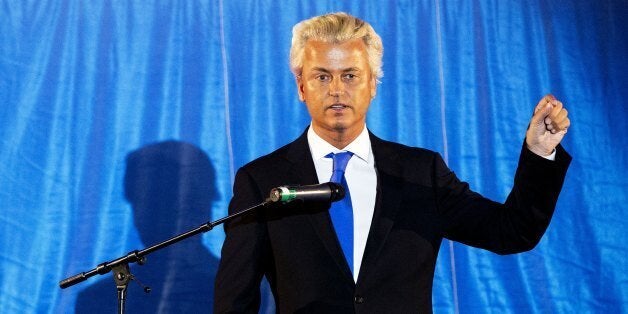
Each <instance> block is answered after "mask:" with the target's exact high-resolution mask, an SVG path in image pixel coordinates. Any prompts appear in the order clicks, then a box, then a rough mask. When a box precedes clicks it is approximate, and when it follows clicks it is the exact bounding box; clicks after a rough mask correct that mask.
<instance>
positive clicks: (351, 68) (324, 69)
mask: <svg viewBox="0 0 628 314" xmlns="http://www.w3.org/2000/svg"><path fill="white" fill-rule="evenodd" d="M312 71H318V72H326V73H330V72H331V71H330V70H328V69H326V68H322V67H313V68H312ZM359 71H360V68H357V67H350V68H346V69H342V72H359Z"/></svg>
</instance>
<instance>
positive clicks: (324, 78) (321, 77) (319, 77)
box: [316, 74, 329, 82]
mask: <svg viewBox="0 0 628 314" xmlns="http://www.w3.org/2000/svg"><path fill="white" fill-rule="evenodd" d="M316 80H318V81H321V82H327V81H329V75H327V74H320V75H317V76H316Z"/></svg>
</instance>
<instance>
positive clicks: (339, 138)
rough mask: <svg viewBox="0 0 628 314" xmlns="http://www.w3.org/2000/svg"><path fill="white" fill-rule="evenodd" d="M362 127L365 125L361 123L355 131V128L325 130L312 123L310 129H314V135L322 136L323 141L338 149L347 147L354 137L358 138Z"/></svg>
mask: <svg viewBox="0 0 628 314" xmlns="http://www.w3.org/2000/svg"><path fill="white" fill-rule="evenodd" d="M364 127H365V125H362V127H361V128H359V130H357V131H356V129H355V128H354V129H353V130H351V129H341V130H338V129H332V130H326V129H322V128H318V127H316V126H314V125H312V130H313V131H314V133H316V135H318V136H319V137H320V138H322V139H323V140H324V141H325V142H327V143H329V144H331V145H332V146H334V147H336V148H338V149H344V148H345V147H347V145H349V144H351V142H353V141H354V140H355V139H356V138H358V136H359V135H360V133H362V130H364Z"/></svg>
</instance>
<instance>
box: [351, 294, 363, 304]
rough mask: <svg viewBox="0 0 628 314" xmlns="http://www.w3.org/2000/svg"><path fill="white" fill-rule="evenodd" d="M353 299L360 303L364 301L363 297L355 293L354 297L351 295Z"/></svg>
mask: <svg viewBox="0 0 628 314" xmlns="http://www.w3.org/2000/svg"><path fill="white" fill-rule="evenodd" d="M353 301H354V302H355V303H356V304H362V303H364V298H363V297H361V296H359V295H356V296H355V297H353Z"/></svg>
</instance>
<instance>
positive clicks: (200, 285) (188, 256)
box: [76, 141, 218, 313]
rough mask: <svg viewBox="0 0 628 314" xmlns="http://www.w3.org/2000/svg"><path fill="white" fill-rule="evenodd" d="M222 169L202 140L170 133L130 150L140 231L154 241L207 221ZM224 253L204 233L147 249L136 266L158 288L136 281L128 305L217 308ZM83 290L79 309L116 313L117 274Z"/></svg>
mask: <svg viewBox="0 0 628 314" xmlns="http://www.w3.org/2000/svg"><path fill="white" fill-rule="evenodd" d="M214 184H215V172H214V168H213V166H212V164H211V162H210V160H209V158H208V157H207V155H206V154H205V153H204V152H203V151H202V150H200V149H199V148H197V147H196V146H194V145H192V144H189V143H184V142H179V141H165V142H159V143H155V144H152V145H148V146H145V147H142V148H140V149H138V150H136V151H133V152H131V153H130V154H129V155H128V156H127V158H126V172H125V176H124V195H125V198H126V199H127V200H128V201H129V203H130V204H131V205H132V208H133V219H134V223H135V227H136V228H137V231H138V234H139V236H140V239H141V240H142V242H143V244H144V245H145V246H147V247H148V246H151V245H154V244H157V243H159V242H161V241H164V240H166V239H168V238H170V237H172V236H175V235H177V234H180V233H183V232H185V231H188V230H190V229H192V228H195V227H198V226H200V225H201V224H202V223H204V222H207V221H208V220H209V219H210V210H211V203H212V201H213V200H214V199H215V197H216V195H217V193H216V191H215V189H214ZM217 267H218V259H217V258H215V257H213V256H212V255H211V254H210V253H209V251H208V250H207V248H206V247H205V246H203V244H202V238H201V237H200V236H198V235H197V236H194V237H191V238H188V239H186V240H183V241H181V242H178V243H175V244H174V245H172V246H169V247H166V248H164V249H161V250H159V251H156V252H154V253H151V254H149V255H148V256H147V260H146V264H145V265H143V266H139V265H135V264H134V265H131V272H132V273H133V275H134V276H135V277H136V278H137V280H138V281H139V282H141V283H142V284H144V285H146V286H149V287H150V288H151V292H150V293H149V294H146V293H144V291H143V288H142V287H141V286H140V285H139V284H136V283H134V282H133V281H131V282H130V283H129V286H128V291H127V301H126V309H127V312H128V313H210V312H211V310H212V304H213V285H214V276H215V272H216V269H217ZM106 276H107V277H109V278H103V279H101V280H100V281H98V282H97V283H96V284H94V285H92V286H89V287H88V288H86V289H85V290H84V291H82V292H81V293H80V294H79V296H78V299H77V302H76V313H115V312H116V309H117V294H116V286H115V284H114V281H113V278H112V277H111V275H110V274H107V275H106Z"/></svg>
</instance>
